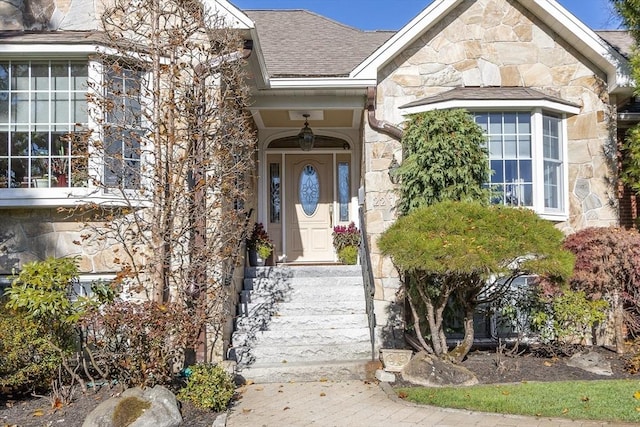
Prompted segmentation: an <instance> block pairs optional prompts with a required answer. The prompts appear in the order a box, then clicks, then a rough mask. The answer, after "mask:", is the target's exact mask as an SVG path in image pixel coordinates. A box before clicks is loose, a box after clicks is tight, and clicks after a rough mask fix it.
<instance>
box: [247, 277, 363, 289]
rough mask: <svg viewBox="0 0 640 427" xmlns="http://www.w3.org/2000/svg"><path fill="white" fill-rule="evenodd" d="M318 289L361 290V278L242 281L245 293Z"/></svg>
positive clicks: (298, 278)
mask: <svg viewBox="0 0 640 427" xmlns="http://www.w3.org/2000/svg"><path fill="white" fill-rule="evenodd" d="M307 287H318V288H347V287H357V288H361V287H363V285H362V277H355V276H354V277H349V276H335V277H296V278H291V279H287V280H274V279H271V278H264V277H261V278H252V279H251V278H250V279H247V278H245V279H244V283H243V289H244V290H247V291H262V292H264V291H268V292H286V291H289V290H291V289H298V288H307Z"/></svg>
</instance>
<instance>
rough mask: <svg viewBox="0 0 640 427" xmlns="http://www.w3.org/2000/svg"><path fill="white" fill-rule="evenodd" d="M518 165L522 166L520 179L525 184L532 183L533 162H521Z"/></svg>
mask: <svg viewBox="0 0 640 427" xmlns="http://www.w3.org/2000/svg"><path fill="white" fill-rule="evenodd" d="M518 163H519V166H520V179H521V180H522V181H524V182H532V181H533V173H532V169H531V160H520V161H519V162H518Z"/></svg>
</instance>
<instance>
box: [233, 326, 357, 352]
mask: <svg viewBox="0 0 640 427" xmlns="http://www.w3.org/2000/svg"><path fill="white" fill-rule="evenodd" d="M369 337H370V333H369V328H366V327H365V328H353V329H301V330H292V331H287V332H286V333H283V332H282V331H279V330H278V331H257V332H242V331H237V332H235V333H234V334H233V345H234V347H243V346H247V345H252V346H256V347H257V346H263V345H265V346H276V345H282V346H288V345H303V344H304V345H306V344H309V345H320V344H325V345H327V343H330V345H333V344H349V343H353V342H366V343H369V342H370V341H369Z"/></svg>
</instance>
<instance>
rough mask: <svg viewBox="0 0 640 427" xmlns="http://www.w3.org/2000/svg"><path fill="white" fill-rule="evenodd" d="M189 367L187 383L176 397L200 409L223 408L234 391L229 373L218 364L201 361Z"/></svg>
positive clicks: (220, 409) (219, 409) (218, 409)
mask: <svg viewBox="0 0 640 427" xmlns="http://www.w3.org/2000/svg"><path fill="white" fill-rule="evenodd" d="M189 369H190V371H191V374H190V375H189V378H188V380H187V385H186V386H185V387H184V388H182V389H181V390H180V392H179V393H178V399H180V400H188V401H189V402H191V403H193V405H194V406H196V407H198V408H202V409H211V410H213V411H216V412H219V411H223V410H225V409H226V408H227V406H228V405H229V402H230V401H231V398H232V397H233V394H234V393H235V384H234V383H233V379H232V378H231V375H229V374H228V373H227V372H225V370H224V369H223V368H222V367H221V366H220V365H212V364H206V363H203V364H197V365H193V366H191V367H190V368H189Z"/></svg>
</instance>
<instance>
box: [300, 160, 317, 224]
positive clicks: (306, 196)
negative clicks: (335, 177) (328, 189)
mask: <svg viewBox="0 0 640 427" xmlns="http://www.w3.org/2000/svg"><path fill="white" fill-rule="evenodd" d="M298 197H299V199H300V204H301V205H302V210H303V211H304V213H305V215H307V216H311V215H313V214H314V213H315V212H316V209H317V208H318V203H319V202H320V180H319V178H318V172H317V171H316V169H315V168H314V167H313V166H311V165H306V166H305V167H304V168H303V169H302V172H300V180H299V188H298Z"/></svg>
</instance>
